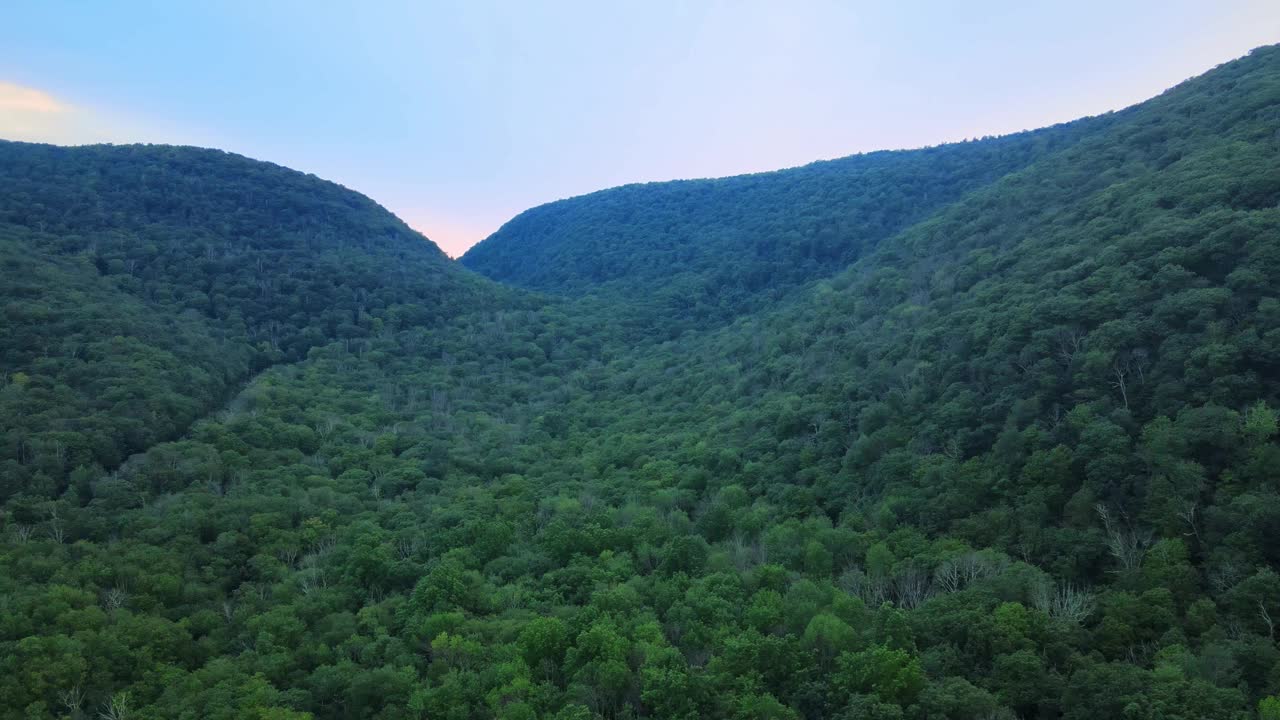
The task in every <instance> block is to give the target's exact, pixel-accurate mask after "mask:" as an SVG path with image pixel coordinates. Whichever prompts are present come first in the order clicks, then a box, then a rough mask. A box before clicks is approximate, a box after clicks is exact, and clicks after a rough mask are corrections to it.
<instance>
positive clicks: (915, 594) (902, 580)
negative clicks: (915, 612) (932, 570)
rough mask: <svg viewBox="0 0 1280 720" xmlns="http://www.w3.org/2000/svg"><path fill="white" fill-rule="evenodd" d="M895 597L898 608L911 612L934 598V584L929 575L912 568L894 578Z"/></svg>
mask: <svg viewBox="0 0 1280 720" xmlns="http://www.w3.org/2000/svg"><path fill="white" fill-rule="evenodd" d="M893 595H894V598H895V599H896V600H897V603H898V607H901V608H904V609H906V610H911V609H914V608H916V607H919V606H920V604H921V603H923V602H924V601H925V600H928V599H929V598H930V597H932V596H933V583H932V582H930V578H929V573H927V572H925V571H924V570H922V569H920V568H918V567H916V566H914V565H913V566H910V567H907V568H904V569H902V570H900V571H898V572H897V573H896V574H894V576H893Z"/></svg>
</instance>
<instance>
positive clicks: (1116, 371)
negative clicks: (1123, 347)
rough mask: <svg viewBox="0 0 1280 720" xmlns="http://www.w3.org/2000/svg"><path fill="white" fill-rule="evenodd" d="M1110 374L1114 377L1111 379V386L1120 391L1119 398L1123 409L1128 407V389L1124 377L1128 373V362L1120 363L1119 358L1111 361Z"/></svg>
mask: <svg viewBox="0 0 1280 720" xmlns="http://www.w3.org/2000/svg"><path fill="white" fill-rule="evenodd" d="M1111 374H1112V377H1113V378H1114V379H1113V380H1112V381H1111V387H1113V388H1116V389H1117V390H1119V391H1120V399H1121V400H1123V401H1124V409H1125V410H1128V409H1129V390H1128V385H1127V384H1126V383H1125V378H1126V377H1128V375H1129V364H1128V363H1122V362H1120V361H1119V360H1117V361H1116V362H1114V363H1112V365H1111Z"/></svg>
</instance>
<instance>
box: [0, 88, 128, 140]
mask: <svg viewBox="0 0 1280 720" xmlns="http://www.w3.org/2000/svg"><path fill="white" fill-rule="evenodd" d="M115 134H116V133H115V130H114V128H113V124H112V123H109V122H108V121H107V120H106V119H105V118H104V117H102V116H101V114H100V113H95V112H93V111H92V110H89V109H88V108H84V107H80V106H77V105H73V104H71V103H68V102H65V101H63V100H59V99H58V98H56V97H54V96H53V95H51V94H49V93H47V92H45V91H44V90H40V89H39V88H33V87H26V86H24V85H18V84H16V83H12V82H5V81H3V80H0V139H4V140H25V141H27V142H47V143H57V144H60V145H83V144H87V143H100V142H111V141H113V140H114V139H115V137H114V136H115Z"/></svg>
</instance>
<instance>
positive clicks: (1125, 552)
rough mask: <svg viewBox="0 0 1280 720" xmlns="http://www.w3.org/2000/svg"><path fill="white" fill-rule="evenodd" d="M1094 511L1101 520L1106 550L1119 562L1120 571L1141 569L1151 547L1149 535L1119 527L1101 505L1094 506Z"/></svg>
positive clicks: (1148, 533)
mask: <svg viewBox="0 0 1280 720" xmlns="http://www.w3.org/2000/svg"><path fill="white" fill-rule="evenodd" d="M1094 509H1095V510H1097V512H1098V516H1099V517H1100V518H1102V525H1103V527H1104V528H1105V529H1106V532H1107V549H1108V550H1110V552H1111V555H1112V557H1114V558H1115V559H1116V560H1117V561H1119V563H1120V567H1121V569H1122V570H1123V571H1124V572H1131V571H1134V570H1137V569H1138V568H1139V567H1141V566H1142V560H1143V558H1144V557H1146V554H1147V548H1148V547H1150V545H1151V533H1150V532H1138V531H1135V530H1133V529H1126V528H1123V527H1121V526H1120V523H1118V522H1116V521H1114V520H1112V518H1111V513H1110V511H1109V510H1108V509H1107V507H1106V506H1105V505H1103V504H1102V503H1098V504H1097V505H1095V506H1094Z"/></svg>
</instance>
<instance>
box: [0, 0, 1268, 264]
mask: <svg viewBox="0 0 1280 720" xmlns="http://www.w3.org/2000/svg"><path fill="white" fill-rule="evenodd" d="M1277 41H1280V2H1276V0H1212V1H1210V0H1197V1H1183V0H1166V1H1165V2H1124V1H1122V0H1110V1H1109V2H1093V1H1091V0H1086V1H1076V2H1070V3H1067V2H1036V1H1034V0H1023V1H1021V2H1013V1H1008V2H1005V1H1000V2H944V1H942V0H936V1H933V2H928V1H924V0H918V1H916V2H908V1H904V2H892V3H891V2H883V3H858V2H802V1H799V0H797V1H796V2H783V1H782V0H778V1H777V2H752V1H750V0H741V1H738V2H712V1H707V2H687V3H677V2H664V1H662V0H648V1H644V2H629V1H626V2H601V1H596V2H559V1H552V0H547V1H545V2H518V3H517V2H492V1H487V0H471V1H467V2H461V1H460V2H448V3H439V2H368V3H355V2H325V1H323V0H318V1H314V2H291V1H286V0H272V1H263V0H257V1H256V2H238V1H232V0H222V1H219V0H211V1H209V2H201V3H195V2H129V1H127V0H126V1H117V2H110V3H90V2H62V1H59V0H30V1H28V0H9V2H7V3H6V7H5V12H4V18H3V22H0V137H3V138H7V139H18V140H36V141H47V142H59V143H84V142H169V143H183V144H193V145H202V146H209V147H219V148H223V149H227V150H231V151H234V152H239V153H243V154H245V155H249V156H251V157H255V158H260V159H264V160H271V161H273V162H277V163H280V164H282V165H287V166H289V167H293V168H297V169H299V170H304V171H307V172H312V173H315V174H317V175H320V176H321V177H325V178H328V179H331V180H335V181H337V182H340V183H342V184H344V185H346V186H348V187H351V188H354V189H356V190H359V191H361V192H363V193H365V194H367V195H369V196H371V197H372V198H374V199H375V200H377V201H378V202H381V203H382V204H383V205H385V206H387V207H388V208H390V209H391V210H392V211H394V212H396V213H397V214H398V215H400V216H401V217H403V218H404V219H405V220H406V221H408V222H409V223H410V224H411V225H413V226H414V227H416V228H418V229H419V230H421V231H422V232H423V233H424V234H426V235H427V236H428V237H430V238H432V239H433V240H435V241H436V242H437V243H438V244H440V245H441V246H442V247H444V248H445V249H446V251H448V252H450V253H451V254H454V255H456V254H459V253H460V252H461V251H462V250H463V249H465V248H466V247H467V246H469V245H470V244H472V243H474V242H477V241H479V240H480V239H482V238H483V237H485V236H486V235H488V234H489V233H490V232H492V231H494V230H496V229H497V228H498V226H499V225H501V224H502V223H503V222H505V221H506V220H507V219H509V218H510V217H511V216H513V215H514V214H516V213H517V212H519V211H521V210H523V209H525V208H527V207H530V206H532V205H536V204H539V203H542V202H547V201H550V200H555V199H558V198H562V197H568V196H571V195H577V194H581V193H584V192H590V191H592V190H597V189H600V188H603V187H608V186H612V185H618V184H622V183H627V182H636V181H646V180H665V179H671V178H684V177H709V176H720V175H729V174H735V173H741V172H751V171H758V170H768V169H774V168H779V167H787V166H792V165H797V164H803V163H805V162H809V161H812V160H816V159H821V158H831V157H839V156H842V155H848V154H850V153H854V152H860V151H867V150H876V149H881V148H899V147H918V146H920V145H929V144H936V143H940V142H946V141H952V140H961V139H965V138H968V137H976V136H981V135H988V134H1001V133H1007V132H1014V131H1017V130H1022V129H1027V128H1032V127H1039V126H1042V125H1046V124H1051V123H1054V122H1060V121H1064V120H1069V119H1072V118H1075V117H1079V116H1082V115H1089V114H1096V113H1099V112H1105V111H1107V110H1111V109H1117V108H1120V107H1124V106H1126V105H1129V104H1132V103H1134V102H1137V101H1140V100H1143V99H1145V98H1147V97H1150V96H1152V95H1154V94H1157V93H1159V92H1160V91H1162V90H1164V89H1166V88H1168V87H1170V86H1171V85H1173V84H1176V83H1177V82H1178V81H1180V80H1182V79H1185V78H1187V77H1189V76H1191V75H1195V74H1199V73H1200V72H1203V71H1205V70H1207V69H1209V68H1210V67H1212V66H1214V65H1216V64H1218V63H1221V62H1224V61H1226V60H1229V59H1232V58H1234V57H1238V56H1240V55H1242V54H1244V53H1245V52H1247V51H1248V50H1249V49H1250V48H1253V47H1256V46H1258V45H1262V44H1267V43H1272V42H1277Z"/></svg>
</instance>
